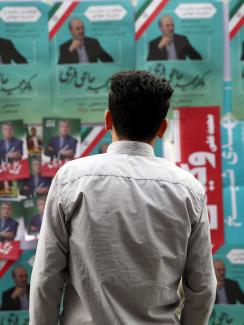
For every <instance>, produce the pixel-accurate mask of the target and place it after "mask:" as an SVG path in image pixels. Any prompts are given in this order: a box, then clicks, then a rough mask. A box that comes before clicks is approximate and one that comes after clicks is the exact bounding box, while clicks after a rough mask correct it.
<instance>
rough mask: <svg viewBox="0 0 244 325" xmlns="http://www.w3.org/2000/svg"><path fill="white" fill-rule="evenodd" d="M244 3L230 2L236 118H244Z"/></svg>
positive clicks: (234, 110) (234, 111)
mask: <svg viewBox="0 0 244 325" xmlns="http://www.w3.org/2000/svg"><path fill="white" fill-rule="evenodd" d="M243 15H244V3H243V1H242V0H231V1H229V31H230V48H231V69H232V87H233V102H232V105H233V107H232V111H233V114H234V116H235V117H236V118H239V119H243V118H244V109H243V102H244V19H243Z"/></svg>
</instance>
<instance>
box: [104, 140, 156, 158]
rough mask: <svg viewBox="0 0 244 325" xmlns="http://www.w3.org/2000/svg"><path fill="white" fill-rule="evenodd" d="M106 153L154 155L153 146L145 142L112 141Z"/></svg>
mask: <svg viewBox="0 0 244 325" xmlns="http://www.w3.org/2000/svg"><path fill="white" fill-rule="evenodd" d="M107 152H108V153H115V154H127V155H131V156H144V157H155V155H154V150H153V147H152V146H151V145H149V144H147V143H145V142H138V141H124V140H123V141H114V142H113V143H111V144H110V145H109V147H108V150H107Z"/></svg>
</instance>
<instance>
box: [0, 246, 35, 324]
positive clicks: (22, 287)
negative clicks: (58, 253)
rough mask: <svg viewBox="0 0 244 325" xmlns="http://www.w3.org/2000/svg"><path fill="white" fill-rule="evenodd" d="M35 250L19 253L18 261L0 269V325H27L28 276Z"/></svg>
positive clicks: (9, 262) (6, 264) (8, 263)
mask: <svg viewBox="0 0 244 325" xmlns="http://www.w3.org/2000/svg"><path fill="white" fill-rule="evenodd" d="M34 257H35V250H27V251H21V253H20V257H19V260H18V261H16V262H14V263H13V262H12V261H8V262H6V263H5V264H4V265H3V266H2V267H1V268H0V307H1V313H0V319H1V324H19V325H27V324H29V322H28V313H27V312H28V307H29V291H30V276H31V271H32V266H33V263H34Z"/></svg>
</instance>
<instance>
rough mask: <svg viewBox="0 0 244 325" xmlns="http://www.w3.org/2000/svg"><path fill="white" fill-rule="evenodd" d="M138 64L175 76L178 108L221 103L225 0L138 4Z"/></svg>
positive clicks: (161, 74) (174, 104)
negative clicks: (223, 2) (222, 0)
mask: <svg viewBox="0 0 244 325" xmlns="http://www.w3.org/2000/svg"><path fill="white" fill-rule="evenodd" d="M136 8H137V10H136V14H135V17H136V21H135V35H136V62H137V69H141V70H147V71H150V72H151V73H153V74H155V75H157V76H158V77H161V78H166V79H167V80H169V81H170V83H171V85H172V86H173V88H174V90H175V92H174V96H173V98H172V103H171V104H172V107H182V106H191V107H200V106H203V105H206V106H211V105H217V106H221V105H222V101H223V89H222V85H223V4H222V3H221V1H215V0H212V1H205V2H204V3H203V2H202V1H201V0H195V1H192V0H184V1H177V0H172V1H168V0H163V1H157V0H152V1H144V3H143V4H141V5H139V6H137V7H136Z"/></svg>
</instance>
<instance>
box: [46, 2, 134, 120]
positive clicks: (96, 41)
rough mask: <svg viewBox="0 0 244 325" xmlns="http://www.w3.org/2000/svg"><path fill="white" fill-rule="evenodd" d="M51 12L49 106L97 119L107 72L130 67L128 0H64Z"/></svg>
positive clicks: (131, 42)
mask: <svg viewBox="0 0 244 325" xmlns="http://www.w3.org/2000/svg"><path fill="white" fill-rule="evenodd" d="M51 13H52V15H50V16H51V17H50V20H49V27H50V29H49V35H50V46H51V56H52V57H51V62H52V70H51V71H52V84H53V89H54V98H53V105H54V111H55V113H56V114H59V115H62V116H67V108H68V114H69V116H70V117H72V118H77V117H80V116H82V121H83V122H84V123H101V122H103V115H104V110H105V109H106V107H107V94H108V88H109V83H110V77H111V75H112V74H113V73H115V72H117V71H120V70H126V69H133V68H134V67H135V45H134V43H135V42H134V22H133V7H132V5H131V3H130V1H129V0H126V1H122V0H117V1H111V0H103V1H92V2H90V1H82V2H76V3H75V4H72V5H71V4H70V3H67V2H66V3H56V4H55V5H54V6H53V8H52V10H51ZM59 21H62V24H59Z"/></svg>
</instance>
